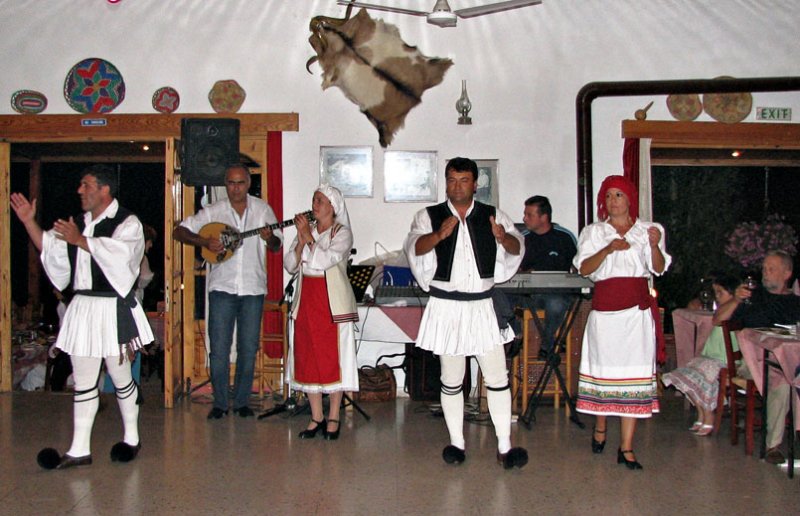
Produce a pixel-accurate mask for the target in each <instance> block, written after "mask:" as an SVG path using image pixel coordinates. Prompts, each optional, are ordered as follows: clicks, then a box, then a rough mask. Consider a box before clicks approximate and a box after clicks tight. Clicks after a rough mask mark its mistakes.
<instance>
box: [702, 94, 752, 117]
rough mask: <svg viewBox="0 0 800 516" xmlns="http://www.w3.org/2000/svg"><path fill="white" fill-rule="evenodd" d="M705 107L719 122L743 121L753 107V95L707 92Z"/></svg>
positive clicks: (704, 101)
mask: <svg viewBox="0 0 800 516" xmlns="http://www.w3.org/2000/svg"><path fill="white" fill-rule="evenodd" d="M703 109H705V110H706V113H708V116H710V117H711V118H713V119H714V120H716V121H718V122H724V123H726V124H735V123H736V122H741V121H742V120H744V119H745V118H747V115H749V114H750V110H751V109H753V96H752V95H751V94H749V93H706V94H705V95H703Z"/></svg>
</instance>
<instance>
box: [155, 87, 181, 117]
mask: <svg viewBox="0 0 800 516" xmlns="http://www.w3.org/2000/svg"><path fill="white" fill-rule="evenodd" d="M180 104H181V96H180V95H178V92H177V91H175V88H172V87H170V86H163V87H161V88H158V89H157V90H156V92H155V93H153V109H155V110H156V111H158V112H159V113H173V112H175V111H177V109H178V106H180Z"/></svg>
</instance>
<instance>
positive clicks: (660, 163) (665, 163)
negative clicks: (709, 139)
mask: <svg viewBox="0 0 800 516" xmlns="http://www.w3.org/2000/svg"><path fill="white" fill-rule="evenodd" d="M650 164H651V165H652V166H654V167H762V168H763V167H799V166H800V162H798V161H794V160H759V159H743V160H739V159H733V158H731V159H681V158H653V159H652V160H651V161H650Z"/></svg>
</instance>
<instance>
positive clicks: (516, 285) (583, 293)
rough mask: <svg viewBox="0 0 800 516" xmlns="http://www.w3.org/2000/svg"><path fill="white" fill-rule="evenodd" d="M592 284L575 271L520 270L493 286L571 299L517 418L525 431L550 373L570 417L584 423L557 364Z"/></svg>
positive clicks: (535, 317) (538, 322)
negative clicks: (531, 393) (582, 301)
mask: <svg viewBox="0 0 800 516" xmlns="http://www.w3.org/2000/svg"><path fill="white" fill-rule="evenodd" d="M593 287H594V284H593V283H592V282H591V281H590V280H588V279H586V278H584V277H582V276H580V275H578V274H572V273H567V272H550V271H546V272H545V271H531V272H520V273H517V274H516V275H514V277H513V278H511V279H510V280H509V281H507V282H506V283H503V284H500V285H497V287H496V288H498V289H500V290H502V291H504V292H506V293H507V294H517V295H528V296H536V295H546V294H561V295H566V296H570V297H571V298H572V300H571V303H570V306H569V309H568V310H567V312H566V314H565V315H564V319H563V320H562V321H561V323H560V325H559V327H558V330H557V331H556V333H555V336H554V339H553V340H554V342H553V346H552V348H551V351H550V352H549V353H548V354H547V358H546V359H545V365H544V368H543V369H542V372H541V374H540V376H539V378H538V380H537V382H536V386H535V387H534V389H533V396H531V398H530V400H528V404H527V407H525V412H524V414H523V415H522V417H520V421H522V423H523V424H524V425H525V427H526V428H528V429H529V430H530V428H531V422H532V421H534V420H535V419H536V409H537V407H538V406H539V403H540V401H541V399H542V396H543V394H544V391H545V388H546V386H547V384H548V383H549V382H550V377H551V376H552V375H555V377H556V382H557V383H558V387H559V388H560V390H561V394H562V395H563V396H564V398H565V399H566V402H567V405H568V406H569V409H570V411H569V412H570V414H569V418H570V420H571V421H572V422H573V423H575V424H576V425H578V426H579V427H580V428H583V427H584V424H583V423H582V422H581V421H580V419H579V418H578V413H577V411H576V410H575V398H574V397H573V396H572V395H571V394H570V392H569V386H568V385H567V382H566V381H565V380H564V377H563V375H562V374H561V371H560V369H559V365H560V364H561V352H562V351H563V350H564V349H565V346H566V343H567V338H568V336H569V334H570V329H571V328H572V326H573V324H574V323H575V320H576V316H577V314H578V310H579V308H580V305H581V300H582V299H583V298H588V297H589V296H590V295H591V293H592V290H593ZM532 315H533V321H534V324H535V325H536V328H537V329H538V331H539V334H540V335H544V325H543V323H542V320H541V318H540V317H539V316H538V314H537V313H536V311H535V310H534V311H532ZM524 369H525V370H524V374H526V375H527V374H528V371H527V367H525V368H524Z"/></svg>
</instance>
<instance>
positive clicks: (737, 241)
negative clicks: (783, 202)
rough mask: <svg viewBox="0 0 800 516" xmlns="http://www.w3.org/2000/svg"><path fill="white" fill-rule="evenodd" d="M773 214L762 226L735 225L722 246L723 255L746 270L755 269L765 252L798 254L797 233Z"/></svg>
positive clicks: (750, 224) (780, 217) (744, 223)
mask: <svg viewBox="0 0 800 516" xmlns="http://www.w3.org/2000/svg"><path fill="white" fill-rule="evenodd" d="M783 220H784V219H783V217H782V216H780V215H778V214H777V213H776V214H772V215H769V216H767V218H766V220H764V223H763V224H757V223H756V222H742V223H741V224H739V225H737V226H736V227H735V228H734V229H733V231H731V233H730V235H728V243H727V244H726V245H725V254H726V255H728V256H730V257H731V258H733V259H734V260H736V262H738V263H739V264H740V265H742V267H744V268H746V269H749V268H752V267H756V266H758V264H760V263H761V261H762V260H763V259H764V256H766V254H767V252H768V251H785V252H787V253H788V254H789V255H790V256H794V255H795V254H796V253H797V233H796V232H795V230H794V228H793V227H791V226H789V225H788V224H786V223H785V222H784V221H783Z"/></svg>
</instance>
